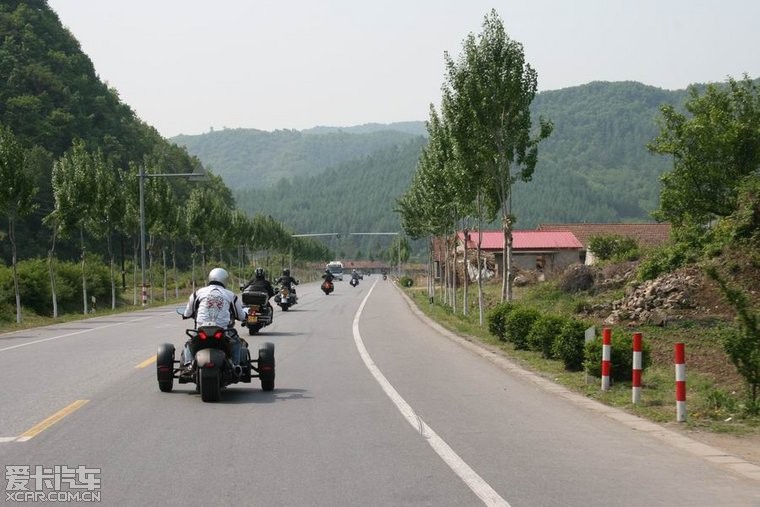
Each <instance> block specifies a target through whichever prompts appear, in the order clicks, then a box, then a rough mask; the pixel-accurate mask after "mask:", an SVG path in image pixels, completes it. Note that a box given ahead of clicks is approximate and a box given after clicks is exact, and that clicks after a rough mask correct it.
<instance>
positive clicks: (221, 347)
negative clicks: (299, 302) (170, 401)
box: [156, 312, 274, 401]
mask: <svg viewBox="0 0 760 507" xmlns="http://www.w3.org/2000/svg"><path fill="white" fill-rule="evenodd" d="M178 313H179V312H178ZM234 332H235V330H234V329H225V328H223V327H219V326H215V325H211V326H199V327H198V329H187V330H185V333H186V334H187V336H188V337H189V338H190V340H189V344H190V351H191V352H192V355H193V360H192V362H191V363H190V364H189V365H186V366H183V365H182V364H181V361H180V360H177V359H174V355H175V350H174V345H173V344H171V343H162V344H161V345H159V346H158V353H157V355H156V374H157V377H158V388H159V390H161V391H162V392H171V390H172V388H173V387H174V379H175V378H176V379H177V380H178V381H179V383H180V384H187V383H195V386H196V387H195V389H196V391H198V392H200V393H201V399H202V400H203V401H219V398H220V396H221V390H222V388H223V387H226V386H228V385H230V384H236V383H238V382H246V383H250V382H251V379H252V378H259V379H260V380H261V388H262V389H263V390H264V391H272V390H273V389H274V344H273V343H268V342H267V343H264V344H263V345H262V346H261V348H259V356H258V358H257V359H251V353H250V351H249V349H248V343H246V342H245V340H243V339H240V342H241V348H240V365H238V366H234V365H233V364H232V360H231V349H232V340H231V338H230V333H234Z"/></svg>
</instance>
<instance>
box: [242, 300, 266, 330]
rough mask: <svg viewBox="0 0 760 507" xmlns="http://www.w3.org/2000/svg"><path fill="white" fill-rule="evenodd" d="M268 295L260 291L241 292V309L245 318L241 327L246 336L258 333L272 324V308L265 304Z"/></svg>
mask: <svg viewBox="0 0 760 507" xmlns="http://www.w3.org/2000/svg"><path fill="white" fill-rule="evenodd" d="M267 301H269V294H267V293H266V292H261V291H243V309H244V310H245V312H246V314H247V317H246V319H245V322H243V326H245V327H247V328H248V334H249V335H253V334H256V333H258V332H259V331H260V330H261V328H263V327H265V326H268V325H269V324H271V323H272V307H271V306H269V305H268V304H267Z"/></svg>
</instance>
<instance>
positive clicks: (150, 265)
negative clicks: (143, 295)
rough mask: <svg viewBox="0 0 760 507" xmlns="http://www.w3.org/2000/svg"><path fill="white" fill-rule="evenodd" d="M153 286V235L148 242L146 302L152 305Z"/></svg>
mask: <svg viewBox="0 0 760 507" xmlns="http://www.w3.org/2000/svg"><path fill="white" fill-rule="evenodd" d="M153 285H154V283H153V235H152V234H151V235H150V239H149V241H148V287H150V294H149V297H148V301H150V303H151V304H152V303H153Z"/></svg>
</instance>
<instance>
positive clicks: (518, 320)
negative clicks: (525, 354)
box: [505, 306, 541, 350]
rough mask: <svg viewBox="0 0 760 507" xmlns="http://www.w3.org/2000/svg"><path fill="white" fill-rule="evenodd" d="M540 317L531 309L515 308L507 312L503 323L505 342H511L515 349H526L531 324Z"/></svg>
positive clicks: (536, 311)
mask: <svg viewBox="0 0 760 507" xmlns="http://www.w3.org/2000/svg"><path fill="white" fill-rule="evenodd" d="M539 317H541V313H540V312H539V311H538V310H534V309H533V308H523V307H520V306H518V307H516V308H514V309H513V310H512V311H510V312H509V316H508V317H507V320H506V322H505V330H506V337H507V340H509V341H511V342H512V343H513V344H514V345H515V348H516V349H523V350H525V349H527V348H528V334H530V329H531V328H532V327H533V323H534V322H535V321H536V320H538V318H539Z"/></svg>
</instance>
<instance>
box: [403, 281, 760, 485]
mask: <svg viewBox="0 0 760 507" xmlns="http://www.w3.org/2000/svg"><path fill="white" fill-rule="evenodd" d="M394 287H396V289H397V290H398V291H399V293H401V295H402V296H403V297H404V300H405V301H406V304H407V305H408V306H409V308H410V309H411V310H412V312H413V313H414V314H415V315H416V316H417V317H418V318H419V319H420V320H421V321H422V322H424V323H425V324H426V325H427V326H428V327H430V328H432V329H434V330H435V331H436V332H438V333H439V334H441V335H443V336H444V337H446V338H448V339H449V340H451V341H453V342H455V343H457V344H459V345H460V346H462V347H464V348H466V349H467V350H469V351H470V352H473V353H474V354H476V355H478V356H480V357H482V358H483V359H486V360H488V361H489V362H491V363H492V364H494V365H496V366H497V367H499V368H501V369H502V370H504V371H506V372H509V373H512V374H515V375H517V376H519V377H522V378H523V379H525V380H527V381H529V382H532V383H533V384H535V385H537V386H538V387H540V388H541V389H543V390H545V391H547V392H550V393H553V394H556V395H557V396H560V397H562V398H564V399H566V400H567V401H569V402H571V403H574V404H575V405H578V406H580V407H583V408H585V409H587V410H590V411H592V412H596V413H597V414H599V415H602V416H605V417H608V418H610V419H612V420H614V421H617V422H619V423H622V424H624V425H625V426H628V427H629V428H631V429H633V430H635V431H642V432H645V433H647V434H649V435H651V436H652V437H653V438H656V439H657V440H660V441H661V442H664V443H666V444H668V445H670V446H672V447H675V448H677V449H681V450H684V451H686V452H688V453H690V454H692V455H694V456H699V457H701V458H704V459H705V460H706V461H708V462H710V463H712V464H714V465H717V466H719V467H722V468H725V469H728V470H730V471H732V472H734V473H736V474H739V475H741V476H743V477H746V478H748V479H751V480H755V481H759V482H760V466H758V465H755V464H754V463H750V462H749V461H746V460H744V459H742V458H740V457H738V456H734V455H732V454H729V453H727V452H725V451H722V450H720V449H718V448H716V447H712V446H710V445H707V444H704V443H702V442H699V441H697V440H694V439H692V438H689V437H687V436H685V435H682V434H680V433H678V432H676V431H672V430H669V429H667V428H664V427H662V426H660V425H659V424H656V423H653V422H651V421H648V420H646V419H643V418H641V417H639V416H637V415H633V414H629V413H628V412H625V411H624V410H621V409H618V408H615V407H610V406H608V405H605V404H603V403H600V402H598V401H596V400H592V399H589V398H587V397H585V396H583V395H581V394H578V393H577V392H575V391H571V390H569V389H567V388H566V387H564V386H561V385H559V384H556V383H554V382H552V381H550V380H548V379H546V378H544V377H542V376H540V375H538V374H536V373H533V372H532V371H529V370H526V369H524V368H523V367H521V366H519V365H518V364H517V363H515V362H513V361H511V360H510V359H508V358H507V357H505V356H503V355H501V354H496V353H494V352H492V351H490V350H488V349H487V348H486V347H485V346H484V345H482V344H480V343H479V342H478V341H476V340H475V339H472V340H468V339H466V338H463V337H461V336H459V335H457V334H454V333H452V332H451V331H449V330H448V329H446V328H444V327H443V326H441V325H440V324H438V323H437V322H435V321H434V320H432V319H431V318H430V317H428V316H427V315H425V313H424V312H422V310H420V309H419V307H417V305H416V304H415V303H414V301H412V300H411V299H410V298H409V296H407V295H406V293H405V292H404V291H403V290H402V289H401V288H400V287H398V285H396V284H394Z"/></svg>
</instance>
